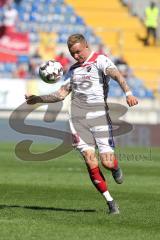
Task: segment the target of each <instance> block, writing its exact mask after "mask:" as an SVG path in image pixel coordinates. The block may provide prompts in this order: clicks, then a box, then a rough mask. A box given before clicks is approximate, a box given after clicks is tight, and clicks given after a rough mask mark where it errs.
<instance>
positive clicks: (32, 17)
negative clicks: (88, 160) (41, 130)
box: [0, 0, 160, 146]
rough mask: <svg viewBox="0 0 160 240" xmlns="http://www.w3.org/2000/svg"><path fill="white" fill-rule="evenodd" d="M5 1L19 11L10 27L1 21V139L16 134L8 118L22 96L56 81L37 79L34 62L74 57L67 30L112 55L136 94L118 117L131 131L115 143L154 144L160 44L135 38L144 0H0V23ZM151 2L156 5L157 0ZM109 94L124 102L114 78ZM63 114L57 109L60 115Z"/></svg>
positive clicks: (159, 113) (159, 122)
mask: <svg viewBox="0 0 160 240" xmlns="http://www.w3.org/2000/svg"><path fill="white" fill-rule="evenodd" d="M8 2H9V3H10V5H11V9H12V10H13V9H14V10H15V9H16V11H17V15H18V17H17V19H16V20H15V22H13V23H12V24H13V28H11V29H10V26H9V27H8V26H6V29H5V31H4V32H3V34H2V31H1V37H0V83H1V89H0V113H1V119H0V121H1V126H2V130H1V137H0V138H1V141H4V140H6V141H8V140H14V138H16V139H17V137H18V134H16V133H14V131H12V130H11V129H10V128H9V126H8V119H9V116H10V113H11V111H12V110H14V109H15V108H16V107H18V106H19V105H20V104H22V103H23V102H24V94H25V93H35V94H43V93H48V92H52V91H54V90H55V89H56V88H57V87H58V86H57V85H48V84H44V83H43V82H42V81H41V80H40V79H39V76H38V66H39V64H40V63H41V62H43V61H44V60H46V59H52V58H56V59H58V60H60V61H62V64H63V65H64V68H65V70H67V68H68V66H69V64H71V63H72V61H73V60H72V59H71V58H70V56H69V53H68V50H67V47H66V40H67V38H68V36H69V35H70V34H72V33H76V32H80V33H83V34H84V35H85V36H86V38H87V39H88V41H89V42H90V43H91V45H92V47H93V48H94V49H95V50H96V51H100V52H104V53H105V54H107V55H108V56H109V57H111V59H112V60H113V61H114V62H115V64H116V65H117V67H118V68H119V70H120V71H121V73H122V74H123V75H124V76H125V77H126V80H127V82H128V84H129V85H130V86H131V88H132V90H133V92H134V94H135V95H136V96H137V97H138V98H139V105H138V106H137V107H135V108H133V109H128V113H127V114H126V115H125V116H124V117H123V119H125V120H126V121H128V122H130V123H132V124H134V125H135V128H134V130H133V131H132V134H127V135H125V136H124V137H122V138H120V139H119V140H118V143H119V144H120V146H121V145H130V146H133V145H138V146H159V135H158V131H159V130H160V110H159V101H160V63H159V62H160V61H159V60H160V47H159V46H157V47H155V46H152V42H151V46H144V44H143V43H142V41H139V40H138V38H137V35H140V36H141V37H142V38H143V37H145V34H146V33H145V27H144V24H143V20H144V9H145V7H146V6H147V5H149V3H150V1H149V0H144V1H143V0H141V1H136V0H134V1H132V0H128V1H127V0H123V1H122V0H121V1H120V0H112V1H105V0H104V1H101V4H99V2H98V1H91V0H89V1H87V2H86V1H85V0H76V1H72V0H68V1H64V0H46V1H44V0H34V1H33V0H28V1H24V0H15V1H11V0H9V1H2V0H1V1H0V4H1V7H0V22H1V29H3V28H2V27H3V24H4V16H5V12H7V11H8V9H7V7H6V6H7V3H8ZM155 2H156V3H157V6H160V3H159V1H155ZM13 21H14V19H13ZM11 22H12V20H11ZM14 25H15V26H14ZM158 33H160V27H159V29H158ZM159 36H160V34H159ZM151 40H152V39H151ZM62 55H63V56H62ZM109 96H110V98H109V102H118V103H122V104H123V105H125V101H124V96H123V93H122V91H121V90H120V88H119V87H118V86H117V84H116V83H115V82H114V81H111V83H110V92H109ZM67 101H68V100H66V104H65V106H64V108H63V110H64V112H65V111H66V109H67V105H68V104H67ZM41 111H42V114H40V112H41ZM43 111H44V108H39V109H37V111H35V116H34V119H36V118H37V120H40V118H42V117H43ZM37 112H38V113H37ZM36 113H37V115H36ZM41 115H42V116H41ZM63 117H64V116H63V114H62V116H60V118H61V119H62V120H63Z"/></svg>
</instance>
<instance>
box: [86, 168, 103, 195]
mask: <svg viewBox="0 0 160 240" xmlns="http://www.w3.org/2000/svg"><path fill="white" fill-rule="evenodd" d="M88 172H89V175H90V178H91V181H92V183H93V184H94V186H95V187H96V188H97V190H98V191H99V192H101V193H104V192H106V191H107V184H106V181H105V178H104V176H103V174H102V172H101V170H100V169H99V167H96V168H93V169H89V168H88Z"/></svg>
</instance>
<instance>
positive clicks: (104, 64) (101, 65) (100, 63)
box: [97, 55, 117, 74]
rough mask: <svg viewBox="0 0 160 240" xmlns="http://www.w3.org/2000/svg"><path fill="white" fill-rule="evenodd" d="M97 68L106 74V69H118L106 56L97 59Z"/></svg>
mask: <svg viewBox="0 0 160 240" xmlns="http://www.w3.org/2000/svg"><path fill="white" fill-rule="evenodd" d="M97 67H98V69H100V70H102V72H103V73H104V74H105V69H109V68H116V69H117V67H116V66H115V64H114V63H113V62H112V61H111V59H109V58H108V57H106V56H105V55H99V56H98V58H97Z"/></svg>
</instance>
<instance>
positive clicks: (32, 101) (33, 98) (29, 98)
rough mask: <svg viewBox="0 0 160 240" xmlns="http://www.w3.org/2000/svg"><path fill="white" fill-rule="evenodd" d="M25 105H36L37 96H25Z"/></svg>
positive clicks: (38, 100)
mask: <svg viewBox="0 0 160 240" xmlns="http://www.w3.org/2000/svg"><path fill="white" fill-rule="evenodd" d="M25 99H26V103H27V104H36V103H39V102H40V99H39V96H36V95H25Z"/></svg>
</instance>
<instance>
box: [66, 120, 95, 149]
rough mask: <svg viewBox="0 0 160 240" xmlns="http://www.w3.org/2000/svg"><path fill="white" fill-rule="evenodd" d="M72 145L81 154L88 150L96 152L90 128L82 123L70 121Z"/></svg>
mask: <svg viewBox="0 0 160 240" xmlns="http://www.w3.org/2000/svg"><path fill="white" fill-rule="evenodd" d="M70 128H71V132H72V145H73V147H74V148H76V149H77V150H79V151H80V152H81V153H82V152H84V151H87V150H92V151H95V139H94V137H93V134H92V132H91V131H90V129H89V127H88V126H87V125H86V124H84V123H81V122H80V121H77V122H75V123H74V122H72V121H70Z"/></svg>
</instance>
